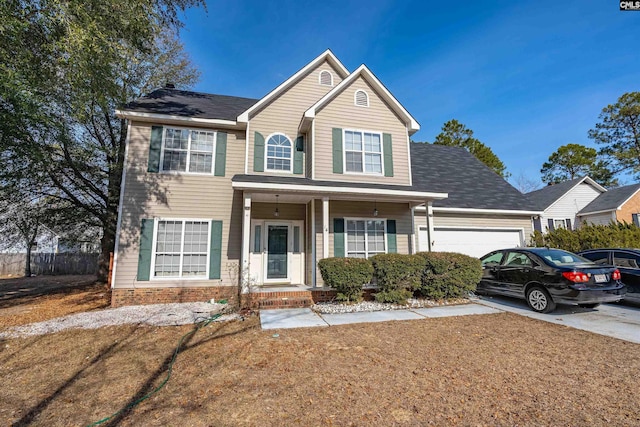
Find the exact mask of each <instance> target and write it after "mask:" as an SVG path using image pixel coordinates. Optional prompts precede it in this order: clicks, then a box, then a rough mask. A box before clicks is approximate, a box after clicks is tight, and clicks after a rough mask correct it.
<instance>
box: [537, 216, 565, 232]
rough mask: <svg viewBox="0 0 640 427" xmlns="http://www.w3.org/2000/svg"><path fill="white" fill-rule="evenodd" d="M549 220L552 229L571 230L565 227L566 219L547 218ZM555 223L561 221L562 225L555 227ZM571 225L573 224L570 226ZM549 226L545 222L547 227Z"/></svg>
mask: <svg viewBox="0 0 640 427" xmlns="http://www.w3.org/2000/svg"><path fill="white" fill-rule="evenodd" d="M547 219H550V220H551V221H553V229H554V230H555V229H558V228H564V229H565V230H571V228H568V227H567V219H566V218H547ZM556 221H562V223H563V224H564V225H563V226H562V227H556ZM540 225H542V224H540ZM572 225H573V224H572ZM548 226H549V224H548V222H547V227H548Z"/></svg>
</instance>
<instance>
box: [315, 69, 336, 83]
mask: <svg viewBox="0 0 640 427" xmlns="http://www.w3.org/2000/svg"><path fill="white" fill-rule="evenodd" d="M318 79H319V80H320V84H321V85H322V86H333V74H331V73H330V72H329V71H327V70H323V71H320V75H319V76H318Z"/></svg>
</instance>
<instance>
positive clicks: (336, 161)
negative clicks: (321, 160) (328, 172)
mask: <svg viewBox="0 0 640 427" xmlns="http://www.w3.org/2000/svg"><path fill="white" fill-rule="evenodd" d="M331 139H332V140H333V173H342V170H343V160H342V129H339V128H333V130H332V132H331Z"/></svg>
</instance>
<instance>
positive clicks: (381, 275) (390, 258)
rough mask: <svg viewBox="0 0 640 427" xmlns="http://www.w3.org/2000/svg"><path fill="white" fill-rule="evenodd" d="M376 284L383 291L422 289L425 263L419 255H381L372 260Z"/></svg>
mask: <svg viewBox="0 0 640 427" xmlns="http://www.w3.org/2000/svg"><path fill="white" fill-rule="evenodd" d="M370 259H371V264H373V275H374V277H375V279H376V284H377V285H378V286H379V287H380V289H382V290H383V291H393V290H399V289H408V290H410V291H413V290H415V289H418V288H420V284H421V281H422V273H423V271H424V266H425V261H424V258H423V257H421V256H419V255H402V254H379V255H376V256H373V257H371V258H370Z"/></svg>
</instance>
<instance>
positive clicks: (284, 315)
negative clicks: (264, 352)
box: [260, 304, 501, 329]
mask: <svg viewBox="0 0 640 427" xmlns="http://www.w3.org/2000/svg"><path fill="white" fill-rule="evenodd" d="M500 312H501V310H498V309H495V308H491V307H487V306H484V305H479V304H464V305H452V306H445V307H433V308H417V309H411V310H386V311H366V312H358V313H340V314H318V313H315V312H314V311H312V310H311V309H310V308H288V309H278V310H260V323H261V324H262V329H288V328H310V327H317V326H336V325H346V324H350V323H374V322H388V321H390V320H417V319H425V318H430V317H445V316H465V315H471V314H494V313H500Z"/></svg>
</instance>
